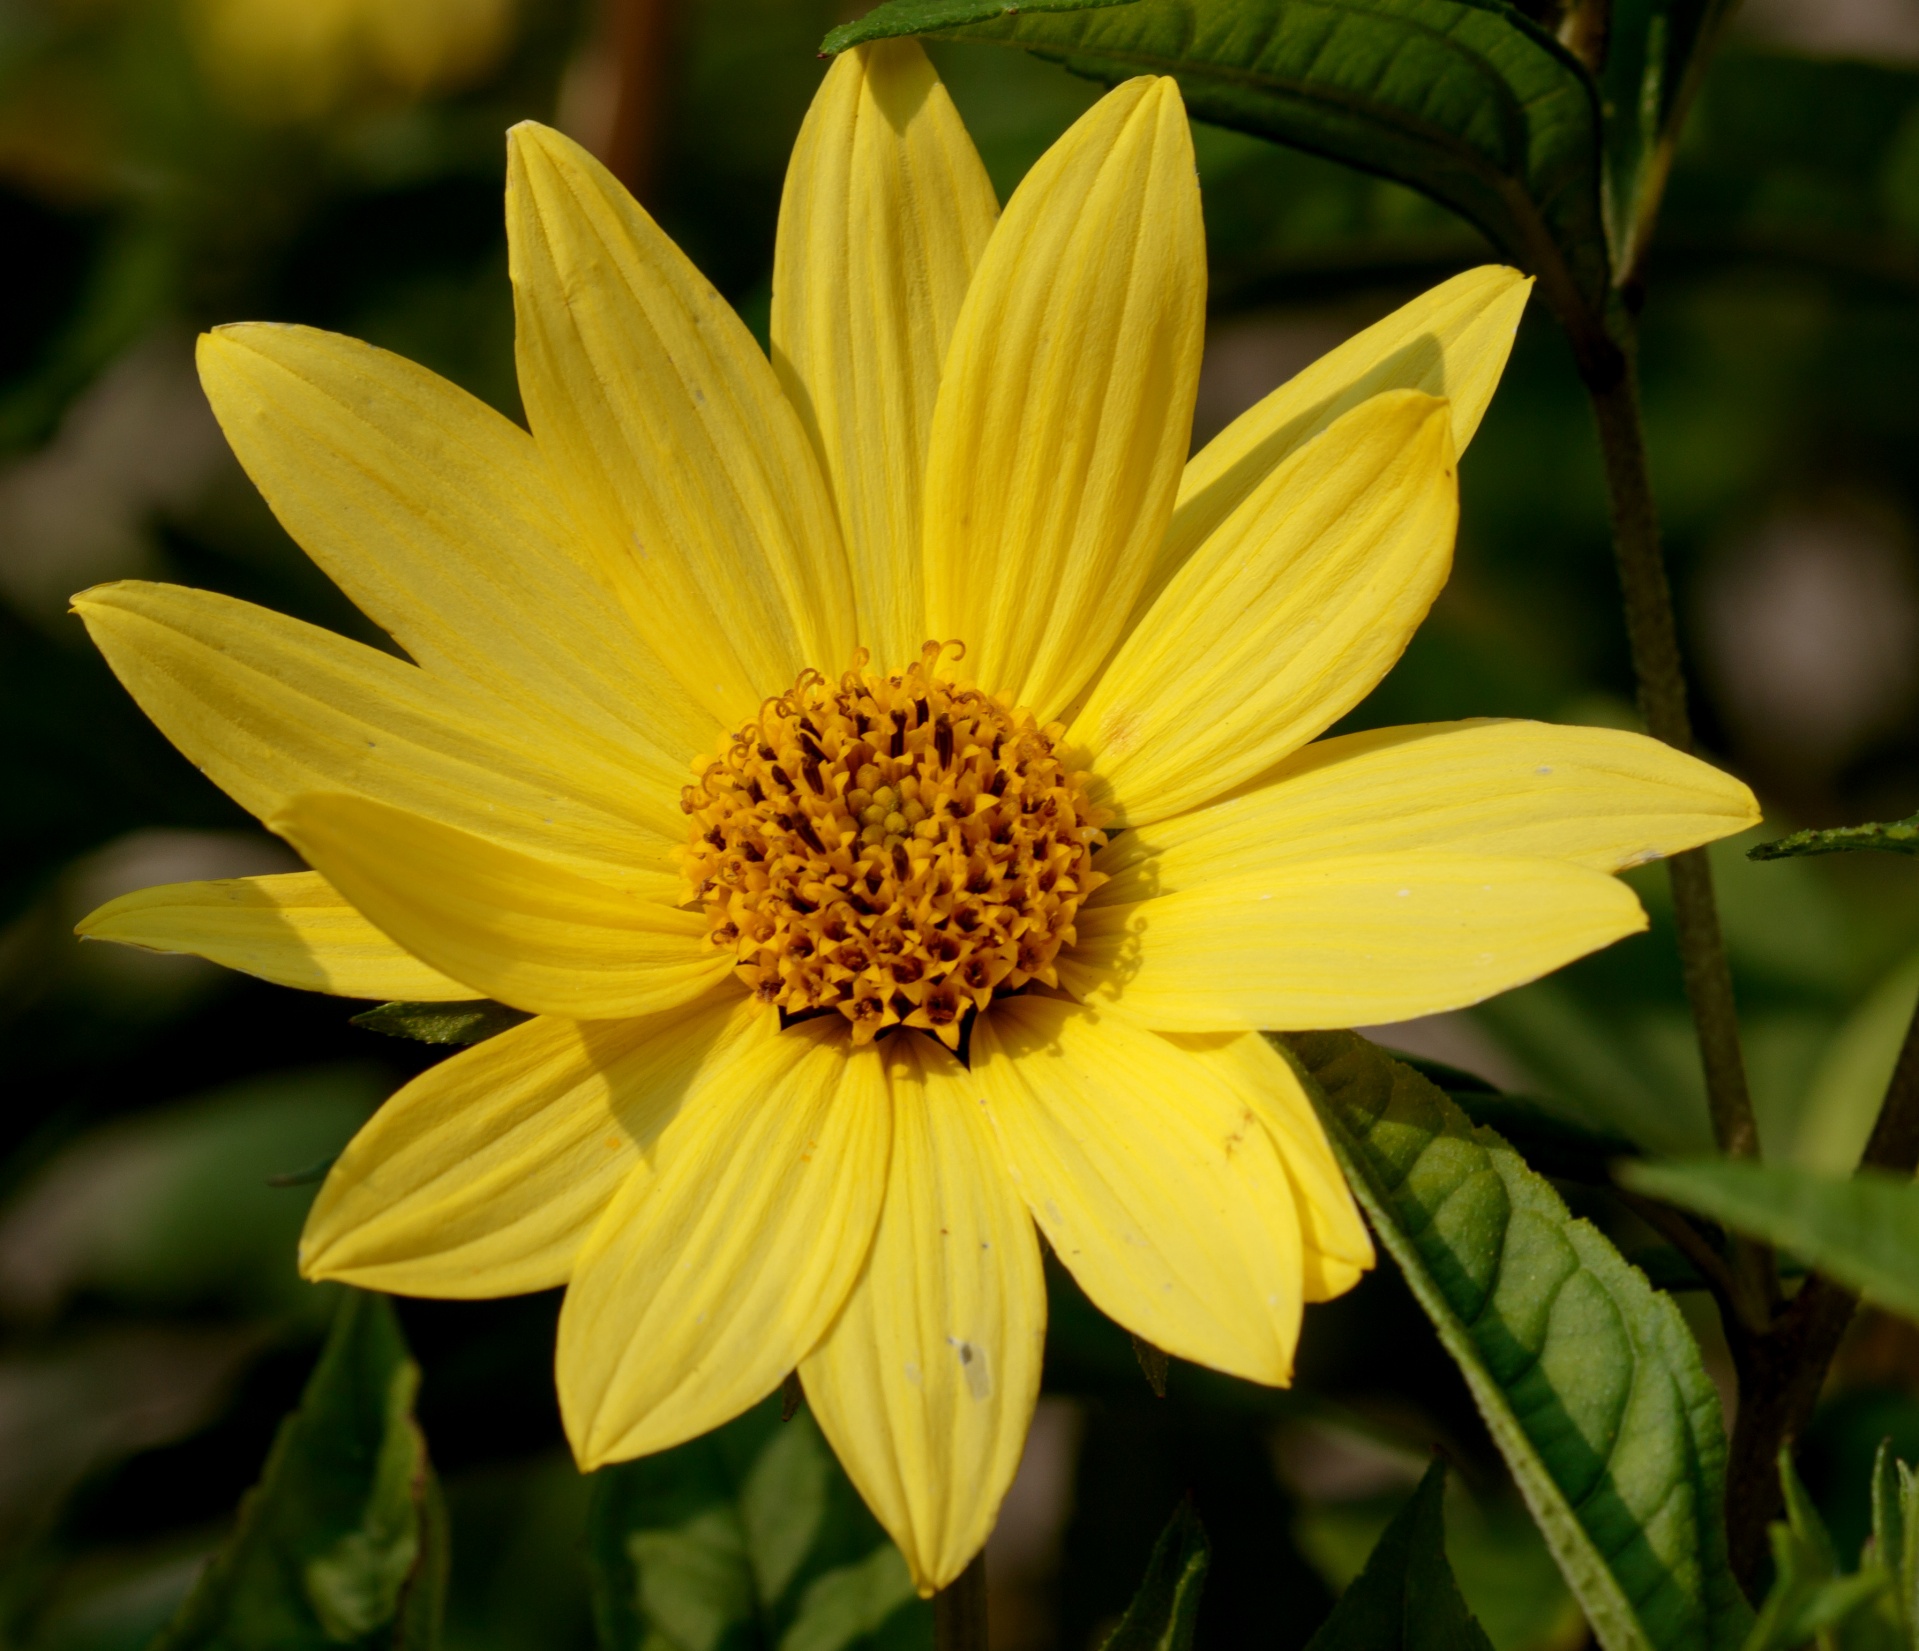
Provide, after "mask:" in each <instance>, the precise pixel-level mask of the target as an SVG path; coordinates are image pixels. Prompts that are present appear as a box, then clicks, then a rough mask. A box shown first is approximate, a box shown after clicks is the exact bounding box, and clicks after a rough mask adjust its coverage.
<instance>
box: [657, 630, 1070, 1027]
mask: <svg viewBox="0 0 1919 1651" xmlns="http://www.w3.org/2000/svg"><path fill="white" fill-rule="evenodd" d="M949 652H950V653H952V654H953V656H954V658H955V660H957V658H958V656H959V652H960V650H959V649H958V647H957V645H956V644H941V643H936V642H929V643H927V644H926V646H925V647H924V648H923V649H922V650H921V653H920V657H919V659H918V660H917V661H915V662H914V663H913V664H911V665H909V666H908V667H906V669H904V670H902V671H897V672H894V673H893V674H891V675H879V674H876V673H873V672H870V671H868V670H867V669H866V668H865V665H866V660H865V656H864V654H862V655H861V656H860V658H859V659H858V660H856V661H855V664H854V666H853V668H852V669H851V670H849V671H847V672H845V673H844V674H843V675H841V676H839V677H838V678H829V677H826V676H823V675H821V674H820V673H819V672H817V671H811V670H809V671H803V672H801V674H800V677H799V680H798V681H797V682H795V683H794V685H793V687H792V688H791V690H789V691H788V692H786V693H784V694H781V695H779V696H778V697H777V698H775V699H769V700H768V701H766V703H765V704H764V705H763V706H761V708H760V714H759V716H758V717H757V718H756V719H755V720H754V721H752V722H749V723H748V724H746V726H745V727H743V728H741V729H740V731H739V732H738V733H737V734H736V735H734V736H732V737H731V738H730V739H728V740H727V741H726V743H725V744H724V746H723V747H722V749H721V752H720V756H719V760H718V761H716V762H712V763H710V764H709V765H708V766H707V767H706V768H705V770H704V771H703V773H702V775H701V778H700V781H699V783H698V784H697V785H693V786H689V787H687V789H686V791H685V792H684V794H683V795H682V798H681V806H682V807H683V808H684V809H685V810H686V812H687V814H688V815H689V816H690V817H691V820H692V828H691V834H690V836H689V839H688V842H687V846H686V848H685V850H684V857H683V865H684V868H685V871H686V876H687V880H688V882H689V884H690V885H691V887H692V889H693V893H694V898H696V899H698V900H699V901H701V902H702V903H703V904H704V905H705V907H706V913H707V923H708V939H709V941H710V943H711V944H713V945H715V946H719V947H723V948H725V949H727V950H729V951H731V952H733V953H734V954H735V955H736V957H737V959H738V963H737V969H736V972H737V973H738V975H739V977H740V979H741V980H743V981H744V982H745V983H746V985H747V987H748V988H749V989H750V990H751V991H752V992H753V993H754V995H755V996H757V997H758V998H759V999H760V1000H761V1001H762V1002H764V1003H768V1004H774V1005H777V1006H778V1007H779V1008H780V1010H781V1011H782V1012H784V1013H785V1014H787V1015H794V1016H796V1015H804V1014H809V1013H813V1012H817V1011H821V1010H837V1011H838V1012H839V1013H840V1014H842V1015H844V1016H845V1017H846V1018H847V1020H848V1021H849V1022H850V1023H851V1025H852V1034H853V1041H854V1042H855V1043H868V1042H871V1041H872V1039H873V1038H875V1037H877V1036H878V1035H879V1034H880V1033H881V1032H883V1031H885V1030H887V1028H889V1027H893V1026H907V1027H914V1028H918V1029H920V1030H922V1031H926V1032H930V1033H932V1034H933V1035H934V1036H935V1037H937V1038H939V1039H940V1040H941V1041H942V1042H943V1043H945V1044H946V1045H947V1047H948V1048H957V1047H958V1046H959V1041H960V1034H961V1032H962V1031H963V1030H964V1027H965V1025H966V1022H967V1019H968V1017H969V1016H971V1015H974V1014H977V1013H978V1012H980V1011H981V1010H983V1009H985V1008H986V1007H987V1005H988V1004H990V1003H991V1002H992V1000H993V998H994V996H995V995H997V994H1005V993H1011V992H1016V991H1018V990H1020V989H1021V988H1022V987H1025V986H1027V985H1029V984H1030V983H1032V982H1035V981H1037V982H1040V983H1042V984H1044V985H1046V986H1057V985H1058V977H1057V976H1056V974H1055V973H1054V967H1053V965H1054V959H1055V958H1056V957H1057V956H1058V955H1059V952H1060V950H1061V948H1062V947H1070V946H1071V945H1072V944H1073V943H1074V940H1075V938H1076V937H1075V932H1074V927H1073V925H1074V920H1075V918H1076V917H1077V916H1078V913H1079V908H1080V906H1081V904H1082V903H1083V902H1084V901H1085V899H1086V897H1087V896H1088V895H1089V894H1091V893H1092V892H1093V890H1094V889H1096V888H1097V887H1098V886H1099V885H1100V884H1101V883H1103V882H1105V881H1106V878H1105V877H1104V876H1103V875H1102V874H1101V873H1099V872H1097V871H1095V870H1094V869H1093V865H1092V860H1093V855H1094V853H1095V852H1096V851H1097V850H1098V849H1099V848H1101V847H1102V846H1103V845H1104V844H1105V841H1106V837H1105V834H1104V833H1103V832H1102V831H1101V830H1100V826H1101V825H1102V824H1103V822H1104V817H1103V816H1101V815H1100V814H1099V813H1098V812H1097V811H1096V810H1095V809H1094V808H1093V807H1092V806H1091V805H1090V804H1089V803H1088V801H1087V799H1086V791H1085V784H1084V782H1085V776H1084V775H1083V774H1077V773H1073V772H1070V771H1069V770H1068V769H1067V767H1066V766H1065V764H1064V763H1063V762H1062V761H1061V760H1060V758H1059V755H1058V753H1057V749H1056V747H1057V745H1058V742H1059V740H1060V737H1061V734H1062V732H1063V729H1062V727H1061V725H1060V724H1058V723H1053V724H1049V725H1047V726H1045V727H1042V726H1041V725H1040V724H1039V723H1038V722H1037V721H1036V720H1035V718H1034V717H1033V715H1032V714H1031V713H1030V712H1028V711H1024V710H1020V709H1017V708H1015V707H1014V706H1012V705H1011V704H1009V703H1008V702H1007V701H1005V700H1003V699H1000V698H996V697H995V696H993V695H990V694H986V693H983V692H981V691H980V690H979V689H978V688H973V687H962V686H957V685H955V684H954V683H953V682H951V681H949V680H947V679H945V678H944V677H942V676H941V675H940V674H939V671H940V662H941V659H942V657H943V656H945V655H946V654H948V653H949Z"/></svg>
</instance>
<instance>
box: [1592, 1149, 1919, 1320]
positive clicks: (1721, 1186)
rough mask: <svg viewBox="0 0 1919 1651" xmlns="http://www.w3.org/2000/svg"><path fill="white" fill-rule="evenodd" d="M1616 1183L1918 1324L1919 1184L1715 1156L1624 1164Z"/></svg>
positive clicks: (1904, 1178)
mask: <svg viewBox="0 0 1919 1651" xmlns="http://www.w3.org/2000/svg"><path fill="white" fill-rule="evenodd" d="M1619 1178H1620V1180H1621V1181H1622V1182H1623V1183H1624V1184H1625V1185H1626V1186H1628V1187H1630V1188H1632V1190H1633V1191H1635V1192H1640V1193H1644V1194H1646V1195H1647V1196H1648V1197H1651V1198H1660V1199H1664V1200H1665V1201H1666V1202H1667V1203H1668V1204H1677V1205H1678V1206H1679V1207H1680V1208H1681V1209H1688V1210H1693V1211H1696V1212H1697V1213H1698V1214H1700V1215H1705V1216H1710V1217H1711V1218H1712V1219H1713V1220H1715V1221H1717V1222H1719V1223H1720V1224H1721V1225H1722V1226H1727V1227H1731V1228H1732V1229H1733V1230H1734V1231H1735V1232H1742V1233H1748V1234H1750V1235H1752V1236H1753V1237H1755V1238H1762V1239H1764V1240H1765V1241H1766V1242H1767V1243H1768V1244H1771V1245H1774V1246H1776V1247H1777V1248H1779V1249H1782V1250H1790V1251H1792V1253H1793V1254H1794V1255H1797V1256H1800V1257H1803V1258H1804V1260H1805V1261H1806V1263H1807V1265H1808V1266H1810V1267H1812V1268H1813V1269H1814V1270H1815V1271H1817V1272H1821V1273H1825V1274H1826V1275H1827V1276H1828V1277H1831V1278H1834V1279H1837V1280H1838V1281H1839V1283H1841V1284H1844V1285H1846V1286H1847V1287H1848V1288H1849V1289H1853V1290H1857V1291H1859V1293H1860V1294H1862V1295H1864V1296H1868V1297H1870V1298H1871V1299H1872V1300H1873V1301H1876V1302H1878V1303H1879V1304H1880V1305H1881V1306H1883V1307H1889V1308H1891V1309H1892V1310H1893V1311H1894V1312H1896V1313H1901V1314H1903V1315H1904V1316H1905V1317H1907V1318H1910V1319H1919V1183H1915V1182H1914V1181H1913V1179H1912V1177H1911V1176H1909V1175H1892V1174H1888V1173H1887V1172H1886V1171H1884V1170H1872V1169H1863V1170H1860V1171H1859V1173H1858V1174H1856V1175H1853V1176H1833V1175H1820V1174H1817V1173H1816V1172H1814V1171H1812V1170H1808V1169H1800V1168H1799V1167H1798V1166H1797V1165H1794V1164H1761V1163H1755V1162H1753V1161H1752V1160H1750V1159H1747V1160H1741V1161H1737V1162H1735V1161H1733V1160H1731V1159H1723V1158H1712V1159H1702V1160H1700V1161H1698V1162H1693V1163H1673V1164H1649V1163H1641V1164H1629V1165H1622V1166H1621V1167H1620V1170H1619Z"/></svg>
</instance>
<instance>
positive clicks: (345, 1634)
mask: <svg viewBox="0 0 1919 1651" xmlns="http://www.w3.org/2000/svg"><path fill="white" fill-rule="evenodd" d="M419 1382H420V1372H419V1367H418V1366H417V1365H415V1364H414V1362H413V1361H412V1359H410V1358H409V1357H408V1356H407V1350H406V1342H405V1341H404V1340H403V1339H402V1337H401V1335H400V1327H399V1324H398V1321H397V1320H396V1319H395V1318H394V1316H393V1308H392V1306H391V1304H390V1303H389V1302H388V1301H387V1299H386V1298H385V1297H384V1296H377V1295H369V1294H367V1293H365V1292H363V1291H359V1290H350V1291H347V1292H345V1294H344V1295H343V1297H342V1299H341V1302H340V1307H339V1310H338V1312H337V1313H336V1315H335V1317H334V1322H333V1330H332V1333H331V1334H330V1335H329V1336H328V1338H327V1343H326V1348H325V1350H324V1351H323V1352H322V1353H321V1355H320V1362H319V1364H318V1365H317V1366H316V1367H315V1369H314V1372H313V1376H312V1378H311V1379H310V1380H309V1381H308V1383H307V1388H306V1392H305V1394H304V1395H302V1397H301V1400H300V1408H299V1409H298V1410H296V1411H295V1412H294V1413H293V1414H292V1415H291V1416H289V1417H288V1418H287V1419H286V1421H285V1422H283V1423H282V1424H281V1425H280V1432H279V1435H278V1436H277V1437H276V1438H275V1440H274V1442H273V1450H272V1453H271V1454H270V1455H269V1456H268V1457H267V1465H266V1470H265V1472H263V1473H262V1474H261V1476H260V1482H259V1484H257V1485H256V1486H255V1487H254V1488H253V1489H252V1490H251V1491H249V1492H248V1493H247V1495H246V1498H245V1500H244V1501H243V1502H242V1503H241V1504H240V1516H239V1522H238V1525H237V1526H236V1528H235V1530H234V1533H233V1536H232V1537H231V1539H230V1540H229V1541H228V1543H227V1545H226V1546H225V1547H224V1548H223V1549H222V1550H221V1551H220V1552H219V1553H218V1554H217V1555H215V1556H214V1558H213V1560H212V1562H211V1563H210V1564H209V1565H208V1567H207V1570H206V1572H205V1574H204V1575H203V1576H202V1577H201V1579H200V1581H199V1582H198V1584H196V1585H195V1587H194V1590H193V1592H192V1593H191V1594H190V1595H188V1597H187V1600H186V1603H185V1604H184V1605H182V1606H181V1608H180V1612H179V1614H178V1615H177V1616H176V1617H175V1618H174V1620H173V1622H172V1623H171V1624H170V1625H169V1626H168V1627H167V1628H166V1629H165V1630H164V1631H163V1632H162V1633H161V1634H160V1636H159V1637H158V1638H157V1639H156V1640H155V1641H154V1643H153V1648H152V1651H200V1648H206V1651H215V1648H218V1651H255V1648H258V1651H302V1648H306V1647H312V1648H316V1651H317V1648H320V1647H337V1646H342V1645H348V1646H357V1647H361V1648H362V1651H372V1648H374V1647H380V1648H384V1651H427V1648H428V1647H431V1646H432V1645H434V1644H435V1643H436V1642H437V1640H438V1637H439V1620H440V1612H441V1607H442V1601H443V1597H444V1593H445V1586H446V1524H445V1513H444V1511H443V1509H442V1507H441V1503H440V1498H439V1490H438V1487H437V1485H436V1483H435V1481H434V1478H433V1473H432V1470H431V1468H430V1467H429V1466H428V1463H427V1456H426V1441H425V1439H424V1438H422V1436H421V1434H420V1430H419V1428H418V1426H417V1425H416V1424H415V1423H414V1420H413V1396H414V1393H415V1391H416V1389H417V1388H418V1387H419Z"/></svg>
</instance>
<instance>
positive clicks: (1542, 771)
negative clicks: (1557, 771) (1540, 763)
mask: <svg viewBox="0 0 1919 1651" xmlns="http://www.w3.org/2000/svg"><path fill="white" fill-rule="evenodd" d="M1533 772H1534V773H1535V774H1539V775H1542V776H1543V775H1546V774H1550V773H1551V772H1552V768H1551V766H1550V765H1548V766H1547V767H1545V768H1535V769H1534V770H1533Z"/></svg>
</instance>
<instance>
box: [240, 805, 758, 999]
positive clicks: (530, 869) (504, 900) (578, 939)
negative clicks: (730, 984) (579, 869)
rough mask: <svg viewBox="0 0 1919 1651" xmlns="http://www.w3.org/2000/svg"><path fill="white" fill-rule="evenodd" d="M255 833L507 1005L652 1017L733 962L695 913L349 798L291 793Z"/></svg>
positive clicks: (408, 943)
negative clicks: (265, 828)
mask: <svg viewBox="0 0 1919 1651" xmlns="http://www.w3.org/2000/svg"><path fill="white" fill-rule="evenodd" d="M269 824H270V825H271V826H272V828H273V829H274V830H275V831H277V832H278V833H279V834H280V835H281V836H282V837H284V838H286V840H287V841H288V842H290V843H291V844H293V846H294V847H295V848H297V849H298V850H299V851H300V854H301V857H302V858H303V859H305V860H306V862H307V863H308V864H309V865H311V866H313V867H314V868H315V869H317V870H318V871H320V872H321V873H322V874H323V875H324V876H325V877H326V878H327V880H328V881H329V882H331V883H332V884H333V885H334V887H335V888H337V889H339V890H340V892H341V893H342V894H344V895H345V896H346V897H347V898H348V899H349V900H351V901H352V902H353V904H354V905H355V906H356V907H358V908H359V910H361V911H362V912H364V913H366V915H367V916H368V917H369V918H370V919H371V920H372V921H373V922H374V923H376V924H378V925H379V927H380V928H381V929H382V930H384V931H385V932H386V933H387V934H390V935H392V936H393V937H394V938H395V939H396V940H398V941H399V942H400V944H401V945H403V946H405V947H406V949H407V950H408V951H410V952H412V953H414V954H415V955H416V956H418V957H422V958H425V959H426V960H427V961H428V962H429V963H431V964H432V965H433V966H434V967H435V968H437V969H442V970H444V971H445V972H446V973H447V974H449V975H451V976H452V977H453V978H454V979H455V980H463V981H465V982H466V983H467V984H468V985H469V986H471V987H473V988H474V992H475V994H476V995H479V996H483V997H494V998H498V999H499V1000H500V1001H501V1002H502V1003H510V1004H512V1005H513V1007H514V1008H516V1009H527V1010H531V1011H532V1012H533V1013H534V1014H540V1015H564V1016H567V1017H569V1018H570V1019H574V1020H612V1019H615V1018H618V1017H620V1016H624V1015H647V1014H652V1013H654V1012H655V1011H657V1010H661V1009H670V1008H672V1007H673V1006H674V1005H675V1004H679V1003H685V1002H687V1001H689V1000H690V999H692V998H695V997H698V996H699V995H700V994H701V993H702V992H704V991H706V990H707V989H708V988H709V987H711V986H713V985H715V984H716V983H717V982H718V981H720V980H721V979H723V978H724V977H725V976H726V975H727V974H728V973H729V971H730V969H731V966H732V963H733V958H732V956H731V954H729V953H722V952H719V951H717V950H716V949H715V948H713V947H712V946H709V945H707V944H706V943H705V934H706V923H705V920H704V919H703V918H701V917H700V916H699V915H698V914H697V913H694V912H687V911H678V910H675V909H674V908H673V907H670V906H665V905H661V904H660V903H659V902H657V901H652V900H642V899H639V898H638V897H636V896H634V895H630V894H626V893H624V892H623V891H621V890H619V889H615V888H608V887H607V886H606V885H604V884H601V883H594V882H590V881H588V880H587V879H586V878H584V877H581V876H580V875H578V873H576V872H571V871H568V870H566V869H565V868H564V867H562V866H556V865H554V864H552V863H550V862H548V861H545V860H536V859H534V858H533V857H532V856H531V855H528V854H519V853H516V852H515V851H514V850H512V849H506V848H501V847H499V846H498V845H497V844H494V843H489V842H487V841H486V840H485V839H484V838H482V837H475V836H474V835H473V834H472V833H470V832H465V831H456V830H454V829H453V828H452V827H450V826H443V825H440V824H437V823H436V822H434V821H432V820H426V819H422V818H421V817H420V816H419V815H417V814H405V813H402V812H401V811H400V810H399V809H397V808H388V807H386V806H385V805H384V804H382V803H372V802H368V801H366V800H365V799H364V798H362V797H350V796H346V795H343V794H341V793H338V792H332V793H328V792H315V793H311V794H309V795H307V796H304V797H296V798H295V799H294V800H293V801H292V802H291V803H289V804H288V805H287V807H286V810H285V812H283V813H281V814H279V815H276V816H275V817H274V819H273V820H271V821H270V822H269Z"/></svg>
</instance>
